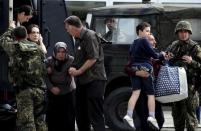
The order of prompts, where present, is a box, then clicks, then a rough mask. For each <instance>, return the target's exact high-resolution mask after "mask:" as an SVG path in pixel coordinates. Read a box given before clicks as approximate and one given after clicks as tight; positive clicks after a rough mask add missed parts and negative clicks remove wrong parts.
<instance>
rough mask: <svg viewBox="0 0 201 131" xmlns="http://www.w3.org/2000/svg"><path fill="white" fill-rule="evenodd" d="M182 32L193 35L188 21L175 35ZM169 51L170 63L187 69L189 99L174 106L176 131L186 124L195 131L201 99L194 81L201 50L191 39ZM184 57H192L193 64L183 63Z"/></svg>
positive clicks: (198, 66)
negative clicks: (185, 31) (196, 110)
mask: <svg viewBox="0 0 201 131" xmlns="http://www.w3.org/2000/svg"><path fill="white" fill-rule="evenodd" d="M180 30H187V31H188V32H189V33H190V34H192V29H191V26H190V23H189V22H187V21H180V22H178V24H177V26H176V29H175V33H176V34H177V33H178V31H180ZM167 51H168V52H171V53H172V54H173V58H172V59H170V63H172V64H173V65H175V66H182V67H184V68H185V69H186V72H187V81H188V95H189V96H188V98H187V99H185V100H182V101H179V102H175V103H173V106H172V116H173V120H174V126H175V129H176V131H183V130H184V128H185V124H186V127H187V130H188V131H194V130H195V128H196V127H197V125H198V122H197V119H196V115H195V109H196V107H197V106H198V104H199V97H198V93H197V91H196V90H195V81H194V79H195V77H196V70H197V69H199V68H201V48H200V46H199V45H198V44H197V43H196V42H195V41H193V40H191V39H189V40H187V41H181V40H177V41H174V42H173V43H172V44H171V45H170V46H169V47H168V48H167ZM184 55H188V56H191V57H192V62H191V63H190V64H187V63H185V62H183V60H182V56H184Z"/></svg>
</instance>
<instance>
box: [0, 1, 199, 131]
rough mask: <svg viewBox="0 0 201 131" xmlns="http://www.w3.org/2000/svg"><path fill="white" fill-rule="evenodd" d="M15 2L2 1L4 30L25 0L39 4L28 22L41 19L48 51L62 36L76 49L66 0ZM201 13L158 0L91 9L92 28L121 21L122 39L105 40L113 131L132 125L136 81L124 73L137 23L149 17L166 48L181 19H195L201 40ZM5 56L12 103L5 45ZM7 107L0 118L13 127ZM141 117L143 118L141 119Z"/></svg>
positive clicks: (2, 80) (4, 96) (3, 72)
mask: <svg viewBox="0 0 201 131" xmlns="http://www.w3.org/2000/svg"><path fill="white" fill-rule="evenodd" d="M11 1H12V0H9V1H7V0H0V19H1V21H0V34H2V33H3V32H4V31H5V30H6V29H7V28H8V25H9V24H8V23H9V19H11V20H12V18H11V17H9V16H12V14H13V12H12V10H13V9H15V8H16V7H19V6H20V5H24V4H28V5H31V6H32V7H33V9H34V14H33V18H32V19H31V21H30V22H29V23H26V24H30V23H35V24H38V25H39V26H40V28H41V33H42V36H43V39H44V43H45V45H46V47H47V49H48V55H50V54H51V53H52V50H53V47H54V43H56V42H57V41H65V42H66V43H67V44H68V48H69V50H70V53H71V54H73V53H74V52H73V47H74V45H73V39H72V38H71V37H70V36H69V35H68V33H66V31H65V30H64V24H63V21H64V19H65V18H66V17H67V14H68V12H67V9H66V4H65V0H13V6H11V4H9V2H11ZM9 12H10V13H9ZM14 12H15V11H14ZM200 14H201V7H185V6H179V7H178V6H166V5H161V4H152V3H149V4H134V5H116V6H112V7H101V8H95V9H91V10H90V11H89V13H88V14H87V19H86V21H87V23H88V25H89V27H90V29H92V30H95V31H96V32H97V33H99V34H100V35H102V36H103V35H104V34H105V33H106V31H108V29H107V28H106V25H105V20H106V19H107V18H114V19H115V21H116V23H117V24H116V27H117V33H116V35H115V37H116V38H115V39H112V41H108V42H106V43H105V44H104V53H105V67H106V72H107V77H108V81H107V85H106V89H105V105H104V107H105V117H106V122H107V125H108V126H109V127H110V128H111V129H112V130H113V131H128V130H129V129H128V127H127V126H126V125H125V124H124V123H123V120H122V118H123V116H124V115H125V113H126V108H127V102H128V99H129V97H130V94H131V83H130V79H129V77H128V76H127V75H126V74H125V73H124V65H125V64H126V63H127V60H128V50H129V46H130V44H131V43H132V41H133V40H134V39H135V38H136V33H135V27H136V25H137V24H138V23H139V22H141V21H147V22H149V23H150V24H151V25H152V33H153V34H154V35H155V36H156V38H157V42H158V44H157V46H158V48H159V49H161V50H164V49H165V48H166V47H167V46H168V45H169V44H170V43H171V41H173V40H174V39H175V35H174V28H175V25H176V23H177V22H178V21H179V20H181V19H184V20H188V21H190V22H191V23H192V28H193V34H192V38H193V39H194V40H197V41H198V42H200V41H201V37H200V32H201V31H200V28H198V27H200V26H201V15H200ZM26 24H25V25H26ZM122 36H123V38H122ZM0 61H1V66H0V104H4V103H11V104H12V101H13V98H14V97H13V96H14V94H13V93H14V89H13V88H12V86H11V85H10V84H9V82H8V73H7V72H8V57H7V55H6V53H5V52H4V51H3V50H2V49H0ZM0 109H1V108H0ZM1 111H2V110H0V123H1V124H2V125H4V126H5V127H6V128H5V129H6V130H8V131H9V130H11V131H12V130H13V128H14V126H15V117H10V118H11V119H9V117H6V115H7V116H8V114H5V113H4V114H3V113H2V112H1ZM5 118H6V119H5ZM136 121H137V122H139V120H138V118H136ZM4 123H5V124H4ZM8 125H9V126H8ZM8 127H9V128H11V129H8ZM0 128H3V126H1V127H0Z"/></svg>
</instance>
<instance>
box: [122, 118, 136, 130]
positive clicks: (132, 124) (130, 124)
mask: <svg viewBox="0 0 201 131" xmlns="http://www.w3.org/2000/svg"><path fill="white" fill-rule="evenodd" d="M123 120H124V121H125V123H126V124H128V125H129V126H130V127H131V128H132V129H134V130H135V129H136V128H135V125H134V122H133V118H132V117H130V116H128V115H125V116H124V118H123Z"/></svg>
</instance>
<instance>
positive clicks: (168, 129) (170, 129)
mask: <svg viewBox="0 0 201 131" xmlns="http://www.w3.org/2000/svg"><path fill="white" fill-rule="evenodd" d="M163 112H164V117H165V123H164V125H163V128H162V130H161V131H175V129H174V125H173V119H172V115H171V108H170V107H164V108H163ZM76 131H77V130H76ZM106 131H112V130H111V129H107V130H106ZM185 131H186V130H185ZM195 131H201V124H199V126H198V129H196V130H195Z"/></svg>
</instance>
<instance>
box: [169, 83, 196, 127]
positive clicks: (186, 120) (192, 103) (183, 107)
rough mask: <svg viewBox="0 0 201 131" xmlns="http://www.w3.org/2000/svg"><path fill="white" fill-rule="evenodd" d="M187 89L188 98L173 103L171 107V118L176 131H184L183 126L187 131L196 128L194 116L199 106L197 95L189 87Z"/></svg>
mask: <svg viewBox="0 0 201 131" xmlns="http://www.w3.org/2000/svg"><path fill="white" fill-rule="evenodd" d="M188 89H189V90H188V95H189V96H188V98H187V99H185V100H182V101H179V102H175V103H173V106H172V116H173V120H174V126H175V130H176V131H184V128H185V125H186V128H187V131H194V130H195V128H196V127H197V126H198V121H197V118H196V115H195V110H196V107H197V106H198V105H199V97H198V93H197V91H194V90H193V87H192V86H191V85H190V86H189V88H188Z"/></svg>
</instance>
